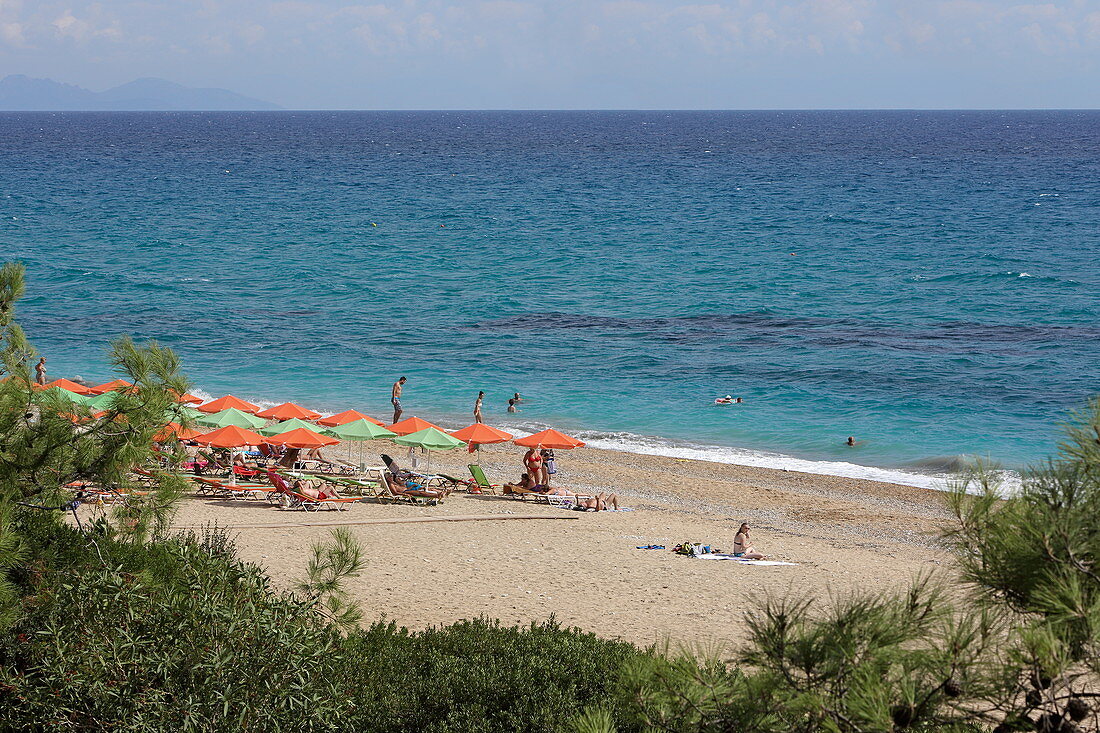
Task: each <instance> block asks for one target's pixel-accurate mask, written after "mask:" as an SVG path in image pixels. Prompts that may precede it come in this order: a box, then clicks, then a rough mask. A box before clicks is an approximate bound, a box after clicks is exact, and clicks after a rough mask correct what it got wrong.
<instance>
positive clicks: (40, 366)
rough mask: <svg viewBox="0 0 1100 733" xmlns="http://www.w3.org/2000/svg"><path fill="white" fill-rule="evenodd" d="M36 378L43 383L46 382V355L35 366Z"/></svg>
mask: <svg viewBox="0 0 1100 733" xmlns="http://www.w3.org/2000/svg"><path fill="white" fill-rule="evenodd" d="M34 373H35V380H36V381H37V382H38V383H39V384H41V385H45V384H46V357H44V356H43V357H42V358H41V359H39V360H38V363H37V364H36V365H35V367H34Z"/></svg>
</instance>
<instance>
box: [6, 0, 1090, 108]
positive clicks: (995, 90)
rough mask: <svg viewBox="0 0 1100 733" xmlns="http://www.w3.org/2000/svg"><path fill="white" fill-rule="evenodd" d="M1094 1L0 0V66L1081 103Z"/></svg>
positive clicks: (805, 104)
mask: <svg viewBox="0 0 1100 733" xmlns="http://www.w3.org/2000/svg"><path fill="white" fill-rule="evenodd" d="M1098 72H1100V0H1057V1H1056V2H1034V3H1020V2H1012V1H1006V0H1001V1H998V0H942V1H941V0H720V1H718V2H705V1H703V2H694V3H686V2H679V1H677V0H665V1H661V0H652V1H649V2H646V1H642V0H609V1H604V0H588V1H587V2H586V1H584V0H484V1H470V2H463V1H462V0H396V1H393V2H367V3H361V4H357V3H354V2H349V1H348V0H332V1H327V0H101V1H100V2H79V0H0V77H2V76H4V75H7V74H26V75H28V76H34V77H44V78H52V79H56V80H58V81H63V82H66V83H70V84H78V85H80V86H84V87H87V88H89V89H93V90H95V91H100V90H102V89H105V88H108V87H111V86H114V85H117V84H121V83H125V82H127V81H131V80H133V79H135V78H138V77H145V76H154V77H161V78H165V79H169V80H171V81H174V82H178V83H180V84H185V85H188V86H201V87H222V88H226V89H231V90H233V91H236V92H239V93H242V94H246V95H249V96H253V97H257V98H260V99H264V100H267V101H270V102H274V103H276V104H278V105H281V106H283V107H286V108H289V109H816V108H831V109H857V108H858V109H863V108H955V109H957V108H965V109H979V108H995V109H1020V108H1096V107H1100V73H1098Z"/></svg>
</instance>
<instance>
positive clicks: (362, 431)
mask: <svg viewBox="0 0 1100 733" xmlns="http://www.w3.org/2000/svg"><path fill="white" fill-rule="evenodd" d="M349 412H350V411H349ZM323 432H324V433H325V435H331V436H332V437H334V438H339V439H340V440H344V441H349V440H350V441H352V442H356V443H359V466H360V467H362V466H363V445H364V444H365V443H366V442H367V441H368V440H380V439H382V438H393V437H395V436H396V435H397V433H394V432H391V431H389V430H386V429H385V428H384V427H382V426H381V425H376V424H374V423H373V422H371V421H370V420H368V419H366V418H359V419H358V420H352V421H351V422H346V423H343V424H341V425H335V426H333V427H330V428H325V430H324V431H323Z"/></svg>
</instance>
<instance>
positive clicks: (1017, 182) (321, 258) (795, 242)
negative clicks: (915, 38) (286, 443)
mask: <svg viewBox="0 0 1100 733" xmlns="http://www.w3.org/2000/svg"><path fill="white" fill-rule="evenodd" d="M1098 181H1100V113H1094V112H1003V113H1002V112H973V113H968V112H926V113H917V112H883V113H876V112H805V113H799V112H781V113H780V112H745V113H736V112H727V113H703V112H700V113H667V112H623V113H615V112H600V113H583V112H577V113H564V112H563V113H537V112H531V113H504V112H499V113H498V112H470V113H460V112H447V113H338V114H328V113H252V114H233V113H223V114H191V113H178V114H177V113H166V114H159V113H158V114H141V113H136V114H7V115H0V186H2V190H0V254H2V256H3V257H4V258H5V259H12V258H16V259H21V260H23V261H24V262H25V263H26V265H27V267H28V272H29V277H30V282H29V293H30V294H29V297H28V298H27V300H26V301H25V302H24V304H23V305H22V313H23V319H24V323H25V325H26V327H27V329H28V331H29V332H30V335H31V336H32V338H33V339H34V341H35V343H36V344H37V346H38V347H39V348H40V349H41V350H42V351H43V352H44V353H46V354H47V355H48V356H49V358H50V366H51V372H52V373H54V374H55V375H72V374H81V375H83V376H86V377H89V378H94V379H100V378H102V379H106V378H107V377H108V376H109V371H108V368H107V365H106V360H105V358H104V342H105V340H106V339H108V338H109V337H111V336H112V335H115V334H118V333H132V334H134V335H135V336H137V337H139V338H157V339H159V340H160V341H161V342H163V343H165V344H168V345H170V346H172V347H173V348H175V349H177V350H178V351H179V353H180V354H181V355H182V356H183V359H184V362H185V365H186V368H187V371H188V373H189V374H190V375H191V377H192V378H193V379H194V381H195V382H196V384H197V385H199V386H200V387H202V388H203V389H205V390H207V391H208V392H210V393H217V394H222V393H225V392H233V393H235V394H239V395H242V396H248V397H262V398H266V399H272V400H277V401H282V400H285V399H292V400H296V401H302V402H305V403H307V404H310V405H314V406H316V407H319V408H326V407H331V408H334V409H335V408H340V409H343V408H344V407H346V406H355V407H359V408H363V409H366V410H368V411H370V412H373V413H375V414H378V415H379V416H383V415H384V414H385V413H386V410H387V408H388V400H387V398H388V390H389V384H390V383H391V382H392V381H393V380H394V379H395V378H396V377H397V376H399V375H401V374H405V375H407V376H408V377H409V378H410V383H409V385H408V388H407V391H406V398H405V405H406V409H407V414H420V415H422V416H424V417H429V418H432V417H435V418H438V419H449V420H451V421H452V422H453V423H458V422H460V421H461V422H463V424H465V422H468V421H467V420H465V418H466V416H467V415H468V413H469V410H470V408H471V406H472V403H473V399H474V397H475V395H476V392H477V390H478V389H484V390H486V391H487V392H488V395H489V396H488V401H487V409H486V415H487V419H488V420H490V421H491V422H493V421H496V422H508V420H507V419H506V416H505V415H504V401H505V400H506V399H507V397H508V396H509V395H510V394H511V393H512V392H513V391H519V392H521V393H523V394H524V395H525V396H527V397H529V398H530V401H529V402H528V403H527V404H526V405H525V406H524V411H523V412H522V413H521V414H520V415H518V416H517V417H516V418H514V419H513V423H514V421H515V420H517V419H518V421H519V422H520V423H522V424H528V425H532V426H533V425H536V424H553V425H555V426H558V427H561V428H563V429H566V430H572V431H585V433H584V434H585V435H586V436H588V437H596V438H597V441H598V442H600V444H602V445H607V444H618V445H625V446H627V447H631V446H633V447H635V448H638V449H644V450H659V449H660V446H663V445H664V446H672V447H675V448H677V449H682V450H687V449H693V450H700V451H711V452H713V453H714V454H715V455H727V456H728V455H733V454H734V453H738V454H739V455H742V456H745V455H749V454H751V455H755V456H761V455H762V454H761V453H760V452H766V454H767V455H766V456H765V457H764V458H762V459H761V460H764V461H765V462H767V461H773V462H774V461H780V460H781V459H780V458H779V457H778V456H775V455H772V454H773V453H776V454H783V455H787V456H796V457H800V458H804V459H809V460H814V461H845V462H852V463H857V464H862V465H869V466H885V467H910V468H919V469H927V470H934V469H936V468H937V467H940V466H942V465H944V464H945V463H947V462H949V461H948V460H947V459H948V458H949V457H952V456H957V455H960V454H977V455H986V456H990V457H992V458H994V459H996V460H999V461H1001V462H1003V463H1005V464H1006V465H1008V466H1011V467H1019V466H1022V465H1024V464H1026V463H1028V462H1031V461H1034V460H1037V459H1039V458H1040V457H1042V456H1044V455H1046V454H1047V453H1048V452H1049V451H1050V450H1052V448H1053V446H1054V444H1055V441H1056V438H1057V434H1056V429H1055V427H1054V423H1055V422H1056V421H1058V420H1060V419H1063V418H1064V417H1065V416H1066V413H1067V411H1068V410H1070V409H1072V408H1075V407H1079V406H1081V404H1082V403H1083V401H1084V400H1085V399H1086V397H1087V396H1088V395H1090V394H1093V393H1096V392H1098V391H1100V368H1098V366H1097V365H1098V363H1100V361H1098V357H1100V317H1098V316H1100V265H1098V259H1097V252H1098V251H1100V183H1098ZM727 393H729V394H734V395H739V396H742V397H744V398H745V400H746V402H745V404H744V405H740V406H737V407H715V406H714V405H713V404H712V401H713V399H714V398H715V397H716V396H720V395H724V394H727ZM513 423H509V424H513ZM848 435H855V436H856V437H857V438H859V439H861V440H863V441H864V442H863V443H862V444H861V445H860V446H858V447H857V448H855V449H849V448H847V447H846V446H845V445H844V439H845V437H846V436H848ZM640 436H647V437H640ZM601 437H602V441H600V440H599V439H600V438H601ZM722 446H724V447H726V448H727V449H729V448H732V447H737V448H741V449H745V450H743V451H740V452H737V451H729V450H726V452H725V453H723V452H722V448H721V447H722Z"/></svg>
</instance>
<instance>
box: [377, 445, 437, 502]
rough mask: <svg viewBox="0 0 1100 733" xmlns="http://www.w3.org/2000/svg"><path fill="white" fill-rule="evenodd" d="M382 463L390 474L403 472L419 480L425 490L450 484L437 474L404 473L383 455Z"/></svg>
mask: <svg viewBox="0 0 1100 733" xmlns="http://www.w3.org/2000/svg"><path fill="white" fill-rule="evenodd" d="M382 462H383V463H385V464H386V468H387V469H388V470H389V472H390V473H391V474H395V473H398V472H400V471H404V473H408V474H411V475H413V476H415V477H416V478H418V479H420V481H421V482H422V483H423V484H424V487H425V488H428V487H430V486H445V485H447V484H449V483H451V482H450V481H448V480H447V478H446V477H445V476H440V475H438V474H430V473H420V472H419V471H405V470H404V469H402V468H401V467H400V466H398V465H397V461H395V460H393V459H392V458H390V457H389V456H387V455H385V454H383V456H382ZM451 488H452V489H453V488H454V485H453V484H452V485H451ZM448 493H449V492H448Z"/></svg>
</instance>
